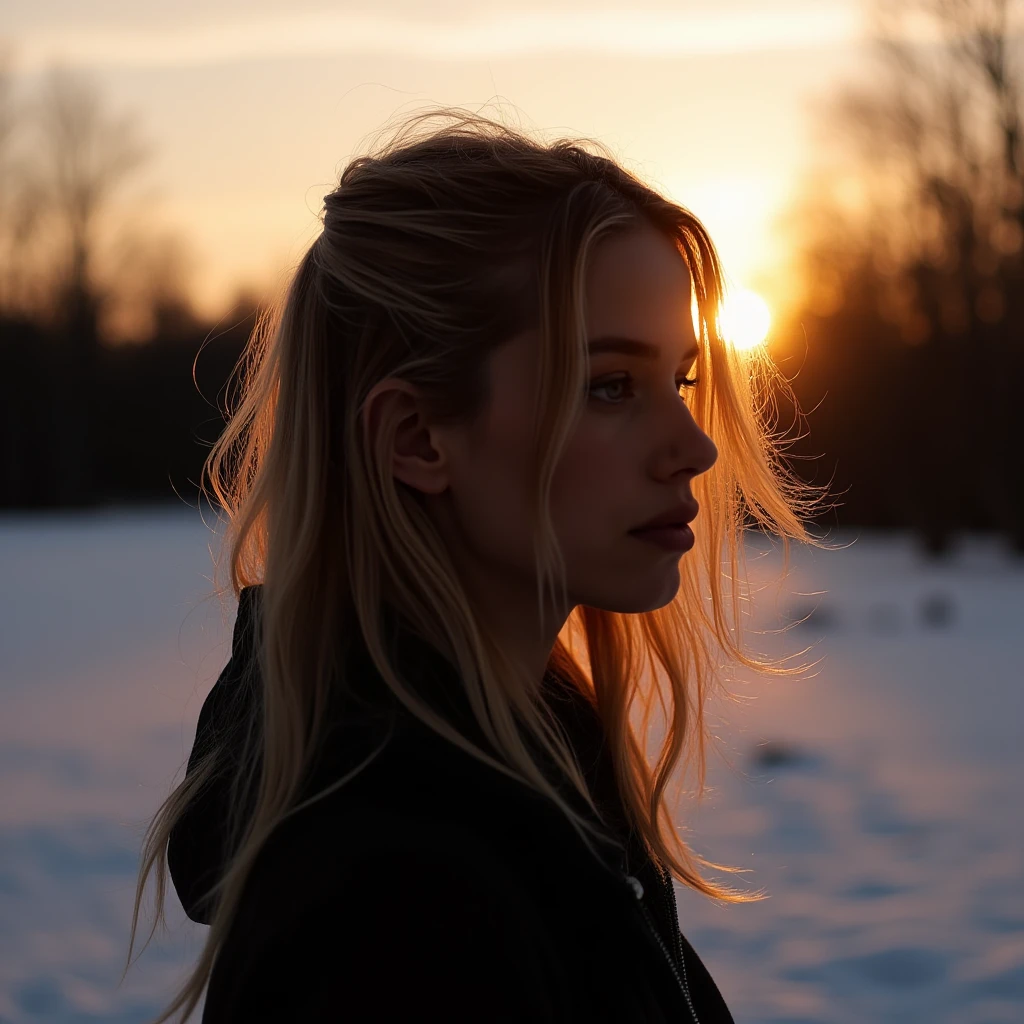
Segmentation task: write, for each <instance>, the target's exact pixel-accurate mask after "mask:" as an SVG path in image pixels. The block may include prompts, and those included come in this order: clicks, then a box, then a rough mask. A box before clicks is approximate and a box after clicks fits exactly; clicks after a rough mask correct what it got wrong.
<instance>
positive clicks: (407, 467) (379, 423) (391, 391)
mask: <svg viewBox="0 0 1024 1024" xmlns="http://www.w3.org/2000/svg"><path fill="white" fill-rule="evenodd" d="M363 428H364V430H365V431H366V436H367V438H368V439H369V442H370V450H371V451H374V450H375V447H376V445H377V444H378V442H379V441H383V440H384V439H385V438H386V439H387V441H386V442H385V444H386V447H387V448H388V449H389V450H390V453H391V457H390V461H391V469H392V473H393V474H394V476H395V477H396V479H398V480H400V481H402V483H404V484H407V485H408V486H409V487H412V488H414V489H415V490H417V491H420V492H422V493H424V494H441V493H442V492H443V491H445V490H446V489H447V488H448V486H449V484H450V482H451V481H450V470H451V465H450V460H449V458H448V457H447V450H446V447H445V444H444V442H443V440H442V437H443V434H444V432H443V431H442V430H441V428H440V427H437V426H431V425H430V424H428V423H427V422H426V419H425V418H424V415H423V411H422V408H421V403H420V399H419V395H418V393H417V390H416V388H415V386H414V385H412V384H410V383H409V382H408V381H404V380H400V379H399V378H397V377H389V378H388V379H386V380H383V381H380V382H379V383H378V384H375V385H374V387H373V388H372V389H371V391H370V393H369V395H367V398H366V402H365V403H364V405H363Z"/></svg>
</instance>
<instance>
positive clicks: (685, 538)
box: [629, 525, 695, 554]
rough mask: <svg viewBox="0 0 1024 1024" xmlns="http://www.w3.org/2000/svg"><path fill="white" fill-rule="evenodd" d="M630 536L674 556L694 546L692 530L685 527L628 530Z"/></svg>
mask: <svg viewBox="0 0 1024 1024" xmlns="http://www.w3.org/2000/svg"><path fill="white" fill-rule="evenodd" d="M629 532H630V536H633V537H636V539H637V540H644V541H648V542H649V543H651V544H655V545H657V546H658V547H659V548H664V549H665V550H666V551H674V552H675V553H676V554H678V553H680V552H682V551H689V550H690V548H692V547H693V545H694V540H695V538H694V536H693V530H691V529H690V528H689V527H688V526H686V525H678V526H659V527H656V528H654V529H649V530H630V531H629Z"/></svg>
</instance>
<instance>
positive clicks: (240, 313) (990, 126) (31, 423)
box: [0, 0, 1024, 554]
mask: <svg viewBox="0 0 1024 1024" xmlns="http://www.w3.org/2000/svg"><path fill="white" fill-rule="evenodd" d="M925 6H926V7H927V8H928V9H929V10H930V12H931V16H932V17H933V22H934V26H935V27H936V28H937V29H938V34H937V37H933V38H932V39H931V40H930V41H927V42H921V41H920V40H915V38H914V37H913V36H911V35H909V34H908V31H907V28H906V23H905V21H904V15H905V14H906V13H907V11H908V10H909V9H910V8H911V7H918V8H920V3H914V4H911V3H909V0H908V2H907V3H902V2H899V0H886V2H885V3H882V4H879V5H877V6H876V8H875V9H874V17H875V19H876V21H875V24H876V36H877V54H878V58H879V61H878V64H877V66H876V68H875V69H874V72H873V75H872V77H871V79H870V81H869V84H867V85H860V86H856V87H846V88H844V89H841V90H840V91H839V92H837V93H836V94H835V95H833V96H831V97H829V98H828V99H827V100H826V101H824V102H823V103H822V104H821V109H820V110H819V112H818V116H817V122H818V124H819V125H820V126H821V130H820V133H819V134H820V137H819V146H818V147H817V148H818V152H819V153H820V154H823V155H825V156H827V157H828V159H825V156H823V158H822V163H821V164H820V165H819V166H817V167H814V168H811V170H810V171H809V173H808V176H807V180H806V183H805V187H804V188H803V189H802V190H801V191H802V198H801V200H800V201H799V203H797V204H794V206H793V208H792V209H791V210H790V211H788V214H787V218H786V220H785V222H784V223H783V224H782V226H781V227H782V229H784V230H786V231H788V232H789V234H790V236H791V237H790V242H791V248H792V251H793V252H794V253H796V262H795V265H794V268H793V281H794V285H795V286H799V292H800V294H799V299H798V301H797V302H796V304H795V306H794V308H793V312H792V314H791V315H790V316H789V317H788V318H787V319H786V321H785V322H783V323H780V324H778V325H776V327H775V329H774V333H773V335H772V337H771V338H770V343H771V349H770V350H771V352H772V355H773V358H774V359H775V361H776V362H777V363H778V365H779V366H780V368H781V369H782V371H783V372H784V374H785V375H786V376H787V378H788V379H789V380H790V383H791V387H792V388H793V393H794V395H795V397H796V399H797V402H798V405H799V409H800V411H801V413H802V416H803V418H802V419H794V418H792V415H791V414H793V413H794V412H795V410H793V409H792V407H790V406H789V405H788V404H787V399H786V396H785V395H783V394H780V395H779V396H778V399H777V403H776V409H777V414H778V415H777V420H776V422H777V424H778V432H779V433H780V435H782V436H785V437H787V438H789V441H788V447H787V449H786V455H787V457H788V459H789V460H790V465H791V466H792V468H793V469H794V470H795V471H796V472H797V473H798V475H800V476H802V477H804V478H805V479H808V480H810V481H811V482H814V483H816V484H823V483H827V484H828V485H829V492H830V494H831V496H832V500H831V502H830V503H828V504H829V507H828V510H827V511H824V512H822V514H821V516H820V522H821V524H822V525H823V526H825V527H828V526H835V525H841V526H864V527H879V528H910V529H912V530H913V531H914V532H915V533H916V535H917V536H918V537H919V538H920V541H921V544H922V545H923V547H924V548H925V549H926V550H927V551H929V552H932V553H936V554H939V553H942V552H944V551H946V550H948V549H949V547H950V546H951V544H952V543H953V542H954V540H955V538H956V536H957V534H958V533H960V532H962V531H964V530H983V531H995V532H997V533H999V534H1000V535H1002V536H1004V537H1005V538H1006V540H1007V543H1008V546H1009V547H1010V549H1011V550H1013V551H1015V552H1016V553H1018V554H1024V459H1022V456H1021V449H1022V441H1024V430H1022V427H1021V419H1020V405H1021V399H1020V397H1019V388H1020V384H1021V381H1022V380H1024V343H1022V336H1024V245H1022V241H1024V131H1022V117H1024V101H1022V95H1021V89H1020V77H1019V72H1018V66H1019V53H1018V52H1016V51H1015V49H1014V46H1015V45H1016V43H1015V37H1014V36H1013V35H1012V33H1011V31H1010V29H1009V20H1008V6H1012V3H1011V0H984V2H983V0H957V2H956V3H946V2H938V0H936V2H935V3H926V4H925ZM917 24H919V22H917ZM936 38H937V39H938V41H936ZM83 96H88V97H90V98H89V100H88V102H87V103H84V102H83V100H82V97H83ZM3 97H4V92H3V88H2V76H0V167H2V166H3V160H2V153H3V146H4V137H5V136H4V127H3V126H4V124H5V123H7V124H9V123H10V122H11V118H10V117H8V118H7V119H6V121H5V118H4V103H3ZM47 104H49V113H46V109H47V106H46V105H47ZM36 114H37V117H38V120H39V124H40V125H42V126H43V127H44V128H45V132H44V135H45V134H46V133H48V135H46V137H47V138H48V142H47V144H46V145H45V146H39V147H38V151H39V152H40V153H41V154H43V155H44V158H45V160H48V161H49V162H50V165H52V166H51V170H52V167H58V168H60V171H59V173H56V172H55V173H49V174H47V173H43V170H45V168H43V170H41V169H40V168H39V167H38V166H37V167H36V168H35V170H34V171H32V173H29V174H25V173H24V170H23V171H22V177H23V187H22V188H21V189H20V191H19V189H18V187H16V185H17V179H18V176H17V175H16V174H15V175H13V176H12V175H11V174H10V173H8V174H7V177H6V178H4V177H2V174H0V182H4V181H5V182H6V183H7V184H6V186H5V189H0V205H2V206H3V208H4V209H6V210H7V211H8V214H12V215H9V216H7V217H5V218H4V219H2V220H0V397H2V421H0V425H2V427H3V445H2V447H0V506H2V507H6V508H8V509H41V508H52V507H61V508H72V507H84V506H88V505H94V504H97V503H101V502H102V503H106V502H132V501H147V502H150V501H159V500H168V501H181V500H186V501H189V502H194V501H195V500H196V498H197V496H198V490H197V488H198V483H199V480H200V473H201V468H202V463H203V460H204V458H205V457H206V454H207V451H208V448H209V445H210V444H211V443H212V442H213V440H214V439H215V438H216V436H217V435H218V433H219V431H220V430H221V429H222V426H223V415H222V409H223V407H224V399H225V397H226V396H225V391H224V388H225V384H226V383H227V382H228V379H229V376H230V374H231V371H232V369H233V367H234V366H235V363H236V361H237V359H238V358H239V356H240V354H241V352H242V349H243V347H244V345H245V342H246V340H247V338H248V335H249V332H250V331H251V329H252V327H253V325H254V323H255V316H256V300H255V298H253V299H251V301H248V302H247V304H246V303H242V304H241V305H239V304H237V303H236V306H235V308H234V309H233V310H232V312H231V313H229V314H228V315H227V316H226V317H225V318H222V319H221V320H220V321H219V322H218V323H217V324H212V323H204V322H202V321H201V318H199V317H197V316H196V315H195V314H194V312H193V311H192V308H191V305H190V302H189V300H188V295H187V292H186V290H185V289H184V288H182V287H178V288H174V287H170V286H168V284H167V282H168V281H173V280H175V275H174V274H173V273H168V272H167V268H168V266H169V265H171V264H173V262H174V261H173V260H171V261H170V264H169V263H168V261H167V260H164V261H163V262H161V260H160V259H157V260H156V261H155V263H154V264H153V265H154V266H155V267H157V268H158V269H159V268H162V269H161V270H160V272H159V273H155V274H153V275H152V277H153V280H152V281H151V282H150V283H149V284H148V285H147V286H146V287H143V288H142V289H141V291H140V290H139V289H138V288H137V289H136V294H135V296H134V299H135V304H136V307H137V308H136V313H137V314H138V315H137V320H138V322H139V323H140V324H143V325H144V327H140V328H138V332H137V335H136V340H137V341H138V342H139V343H135V344H131V343H125V339H124V337H122V338H121V341H120V343H118V344H114V343H112V341H111V339H110V338H109V337H108V336H107V332H106V329H105V327H104V323H105V321H104V315H103V311H104V309H105V308H110V306H111V304H112V303H113V304H114V305H116V302H115V298H116V295H115V293H116V291H117V288H118V280H117V277H116V275H114V276H108V277H107V278H106V279H104V277H103V274H102V272H101V267H100V264H99V262H98V261H97V256H96V244H97V243H96V239H97V238H98V237H99V232H98V230H97V225H98V224H99V222H100V220H101V218H102V217H103V215H104V211H105V210H106V209H107V202H108V200H109V199H110V197H111V196H112V195H113V194H114V192H115V191H116V188H117V187H118V185H119V183H120V182H121V181H123V180H124V179H125V177H126V176H127V175H129V173H130V172H131V170H132V169H133V168H134V167H136V166H137V165H138V163H139V159H140V158H139V154H140V152H141V151H142V148H141V147H140V145H139V144H138V142H137V140H136V138H135V137H134V136H133V135H132V133H131V132H130V131H129V130H128V127H127V122H124V121H123V120H122V121H115V120H113V119H111V118H109V117H108V116H107V115H106V114H105V113H104V110H103V104H102V102H101V100H100V98H99V97H98V95H97V94H95V92H94V91H93V92H92V93H90V92H89V90H88V88H86V87H85V84H83V82H82V80H80V79H78V80H76V81H75V82H74V87H73V88H72V87H71V85H69V79H68V78H67V76H65V77H64V78H61V76H60V75H59V74H56V73H55V75H54V76H53V77H52V78H51V80H50V83H49V93H48V94H47V95H46V96H45V97H44V98H43V101H41V105H40V106H38V107H37V108H36ZM69 124H70V125H76V126H77V127H76V131H74V132H72V131H69V130H68V128H67V126H68V125H69ZM62 126H63V127H62ZM83 126H84V127H83ZM62 132H63V134H62ZM8 134H9V132H8ZM83 136H89V142H88V147H87V148H88V152H89V153H92V154H95V153H101V154H102V153H104V150H105V156H103V157H102V159H100V158H95V157H94V158H93V161H94V162H93V164H92V165H90V164H89V162H88V160H85V159H84V158H83V156H82V153H78V154H77V155H74V154H73V155H72V156H69V154H68V153H67V152H65V153H64V154H63V156H61V155H60V154H61V151H62V149H63V150H65V151H66V150H68V149H69V148H71V149H73V148H74V147H75V146H76V145H77V146H80V147H83V149H82V152H83V153H84V152H85V148H84V144H83V143H82V138H83ZM72 157H73V158H72ZM830 161H831V162H830ZM30 163H31V161H30ZM68 168H72V169H76V168H77V170H74V171H73V173H72V171H70V170H68ZM83 168H84V170H83ZM75 174H78V176H79V178H80V179H83V180H78V181H76V180H74V175H75ZM12 182H14V184H12ZM40 182H49V183H50V184H49V186H48V187H50V188H51V189H52V192H51V194H50V203H49V208H50V209H51V210H56V211H57V212H58V214H59V215H60V216H62V217H63V220H62V222H61V224H60V225H58V226H59V227H60V228H61V230H59V231H57V232H55V233H54V234H53V237H54V238H56V239H58V240H59V244H56V245H50V247H49V248H47V246H46V245H37V249H38V250H39V251H40V252H42V253H43V254H44V255H45V256H47V257H48V260H47V259H44V260H43V261H42V262H40V263H38V264H37V270H36V271H35V272H33V273H26V270H25V267H26V264H25V262H24V261H23V260H14V261H12V260H11V259H10V256H11V254H12V253H15V252H17V251H18V245H19V244H22V245H25V244H27V243H26V239H28V238H29V236H30V235H31V234H32V231H33V229H34V228H33V225H34V224H35V222H34V221H33V218H32V216H30V215H29V214H26V212H25V210H26V209H30V208H31V206H32V203H33V202H36V203H38V202H39V200H38V195H37V192H33V189H36V190H38V189H39V187H40V185H39V183H40ZM61 194H67V195H69V196H77V199H75V200H74V201H72V200H71V199H67V201H66V202H64V203H63V205H62V204H61V203H60V202H58V201H57V200H58V196H59V195H61ZM13 214H17V215H13ZM26 225H28V226H27V227H26ZM51 227H52V225H51ZM19 232H20V235H19V234H18V233H19ZM19 239H20V240H21V242H20V243H19ZM29 248H31V246H29ZM55 254H56V255H55ZM29 266H31V264H29ZM43 266H52V267H57V268H59V273H55V274H52V275H50V276H49V277H47V276H46V274H44V273H42V272H41V271H40V270H39V269H38V268H41V267H43ZM140 296H141V297H140ZM139 309H141V310H142V313H141V314H139Z"/></svg>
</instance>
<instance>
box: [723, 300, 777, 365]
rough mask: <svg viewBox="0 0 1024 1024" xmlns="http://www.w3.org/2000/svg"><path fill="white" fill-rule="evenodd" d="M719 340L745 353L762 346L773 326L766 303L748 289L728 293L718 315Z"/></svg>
mask: <svg viewBox="0 0 1024 1024" xmlns="http://www.w3.org/2000/svg"><path fill="white" fill-rule="evenodd" d="M718 323H719V327H720V328H721V331H722V337H723V338H725V340H726V341H727V342H729V343H730V344H731V345H732V346H733V348H736V349H739V350H740V351H744V352H745V351H748V350H749V349H752V348H756V347H757V346H758V345H760V344H762V343H763V342H764V340H765V338H767V337H768V330H769V328H770V327H771V325H772V314H771V310H770V309H769V308H768V303H767V302H765V301H764V299H762V298H761V296H760V295H758V294H757V292H752V291H751V290H750V289H749V288H740V289H739V290H738V291H734V292H727V293H726V296H725V301H724V302H723V303H722V309H721V312H720V313H719V316H718Z"/></svg>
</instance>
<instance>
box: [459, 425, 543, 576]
mask: <svg viewBox="0 0 1024 1024" xmlns="http://www.w3.org/2000/svg"><path fill="white" fill-rule="evenodd" d="M460 476H461V477H462V480H463V481H464V483H463V485H462V486H461V487H460V488H458V490H457V493H456V496H455V505H456V509H457V514H458V517H459V520H460V524H461V526H462V529H463V532H464V535H465V537H466V541H467V543H468V544H469V546H470V548H471V549H472V550H473V552H474V554H475V555H476V556H477V557H478V558H482V559H484V560H486V561H490V562H501V563H503V564H506V565H512V564H514V565H519V564H524V565H525V564H527V563H528V562H529V563H530V564H532V555H531V553H530V552H531V548H530V536H529V531H528V516H527V505H526V494H527V488H528V485H529V481H530V467H529V465H528V464H527V442H526V440H525V433H524V430H523V428H522V426H521V424H519V423H518V422H516V421H511V420H510V421H507V422H505V421H499V422H496V423H493V424H491V425H490V426H489V427H488V429H487V430H486V432H484V431H480V432H478V434H477V435H476V436H475V437H474V438H473V442H472V445H471V447H470V451H469V454H468V456H467V459H466V462H465V465H464V466H463V467H462V471H461V472H460Z"/></svg>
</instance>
